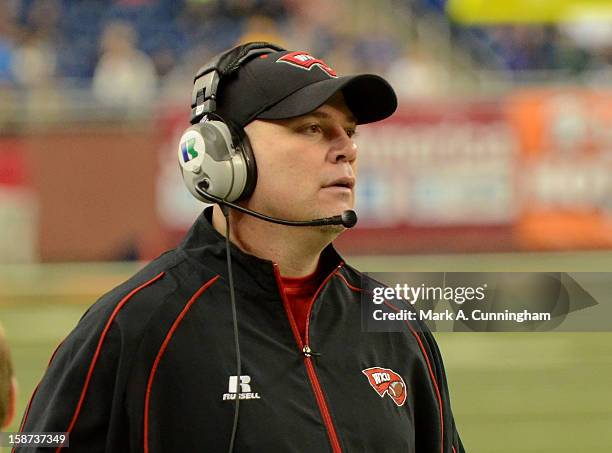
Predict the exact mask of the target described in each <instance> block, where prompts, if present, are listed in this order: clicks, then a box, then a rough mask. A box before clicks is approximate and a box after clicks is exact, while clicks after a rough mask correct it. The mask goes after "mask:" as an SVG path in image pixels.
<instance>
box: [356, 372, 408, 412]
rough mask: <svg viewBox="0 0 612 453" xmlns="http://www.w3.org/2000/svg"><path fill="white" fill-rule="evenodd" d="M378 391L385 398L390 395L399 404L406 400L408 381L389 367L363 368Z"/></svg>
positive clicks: (401, 404)
mask: <svg viewBox="0 0 612 453" xmlns="http://www.w3.org/2000/svg"><path fill="white" fill-rule="evenodd" d="M361 372H362V373H363V374H365V375H366V377H367V378H368V382H369V383H370V385H371V386H372V388H373V389H374V390H376V393H378V395H379V396H380V397H381V398H383V397H384V396H385V394H387V395H389V396H390V397H391V399H392V400H393V402H394V403H395V404H396V405H397V406H403V405H404V403H405V402H406V383H405V382H404V380H403V379H402V377H401V376H400V375H399V374H397V373H396V372H395V371H393V370H390V369H388V368H380V367H372V368H366V369H365V370H361Z"/></svg>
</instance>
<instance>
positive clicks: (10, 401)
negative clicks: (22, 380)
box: [0, 325, 16, 428]
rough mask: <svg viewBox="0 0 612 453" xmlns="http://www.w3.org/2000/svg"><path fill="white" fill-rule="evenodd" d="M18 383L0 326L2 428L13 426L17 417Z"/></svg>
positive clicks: (0, 410) (0, 414)
mask: <svg viewBox="0 0 612 453" xmlns="http://www.w3.org/2000/svg"><path fill="white" fill-rule="evenodd" d="M15 394H16V382H15V377H14V376H13V367H12V363H11V356H10V353H9V349H8V344H7V342H6V339H5V337H4V331H3V329H2V325H0V428H5V427H7V426H8V425H10V424H11V422H12V420H13V416H14V415H15V404H16V401H15V399H16V398H15V397H16V395H15Z"/></svg>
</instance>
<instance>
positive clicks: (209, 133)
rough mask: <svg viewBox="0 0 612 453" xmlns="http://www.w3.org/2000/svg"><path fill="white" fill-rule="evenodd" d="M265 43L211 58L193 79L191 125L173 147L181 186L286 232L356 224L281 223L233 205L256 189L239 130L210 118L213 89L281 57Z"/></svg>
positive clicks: (350, 214)
mask: <svg viewBox="0 0 612 453" xmlns="http://www.w3.org/2000/svg"><path fill="white" fill-rule="evenodd" d="M283 50H285V49H283V48H282V47H279V46H276V45H274V44H270V43H267V42H252V43H247V44H243V45H240V46H237V47H235V48H233V49H230V50H229V51H227V52H224V53H221V54H220V55H217V56H216V57H215V58H213V60H212V61H211V62H209V63H207V64H205V65H204V66H202V67H201V68H200V69H199V70H198V72H197V73H196V75H195V77H194V84H193V92H192V95H191V121H190V122H191V124H192V126H191V127H189V128H188V129H187V130H185V132H183V134H182V135H181V139H180V141H179V148H178V161H179V165H180V169H181V174H182V175H183V181H184V182H185V185H186V186H187V189H188V190H189V192H190V193H191V194H192V195H193V196H194V197H196V198H197V199H198V200H200V201H203V202H212V203H217V204H219V205H220V206H221V207H222V208H223V207H225V208H226V209H227V208H232V209H235V210H238V211H241V212H243V213H245V214H248V215H251V216H253V217H257V218H259V219H262V220H265V221H267V222H272V223H277V224H281V225H289V226H306V227H307V226H321V225H343V226H344V227H345V228H352V227H353V226H355V224H356V223H357V215H356V214H355V211H352V210H347V211H344V212H343V213H342V214H340V215H335V216H331V217H324V218H320V219H314V220H286V219H279V218H275V217H270V216H267V215H265V214H262V213H260V212H257V211H253V210H251V209H248V208H245V207H243V206H241V205H239V204H236V202H237V201H239V200H242V199H246V198H248V197H249V196H250V195H251V194H252V193H253V190H254V189H255V185H256V183H257V164H256V163H255V156H254V155H253V150H252V148H251V144H250V142H249V138H248V136H247V135H246V133H245V132H244V129H243V128H242V127H239V126H238V125H235V124H233V123H231V122H229V121H226V120H225V119H224V118H222V117H221V116H219V114H218V113H217V112H216V100H217V89H218V87H219V82H220V81H221V80H222V78H224V77H227V76H229V75H230V74H232V73H233V72H235V71H237V70H238V69H239V68H240V67H241V66H242V65H243V64H245V63H246V62H247V61H250V60H251V59H253V58H255V57H258V56H260V55H264V54H268V53H272V52H280V51H283Z"/></svg>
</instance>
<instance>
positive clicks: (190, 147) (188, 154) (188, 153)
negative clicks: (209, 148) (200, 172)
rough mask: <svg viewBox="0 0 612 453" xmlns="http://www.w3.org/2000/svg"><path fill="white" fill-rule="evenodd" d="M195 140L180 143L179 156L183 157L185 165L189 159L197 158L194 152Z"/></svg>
mask: <svg viewBox="0 0 612 453" xmlns="http://www.w3.org/2000/svg"><path fill="white" fill-rule="evenodd" d="M195 142H196V140H195V138H190V139H188V140H186V141H184V142H183V143H181V154H182V156H183V162H185V163H187V162H189V161H190V160H191V159H195V158H196V157H198V152H197V151H196V150H195V147H194V146H195Z"/></svg>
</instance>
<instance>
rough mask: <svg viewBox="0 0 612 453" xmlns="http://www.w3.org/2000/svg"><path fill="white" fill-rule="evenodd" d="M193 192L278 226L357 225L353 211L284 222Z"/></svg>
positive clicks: (199, 188) (348, 226) (199, 190)
mask: <svg viewBox="0 0 612 453" xmlns="http://www.w3.org/2000/svg"><path fill="white" fill-rule="evenodd" d="M195 190H196V191H197V192H198V193H199V194H200V195H201V196H202V197H204V198H206V199H208V200H209V201H211V202H214V203H218V204H219V205H222V206H223V205H225V206H228V207H230V208H233V209H236V210H237V211H240V212H243V213H245V214H248V215H250V216H253V217H256V218H258V219H261V220H265V221H266V222H272V223H277V224H279V225H288V226H301V227H308V226H310V227H313V226H323V225H342V226H344V227H345V228H352V227H354V226H355V224H356V223H357V214H356V213H355V211H351V210H346V211H344V212H343V213H342V214H340V215H335V216H332V217H323V218H321V219H314V220H285V219H278V218H276V217H270V216H267V215H264V214H261V213H259V212H257V211H253V210H251V209H248V208H245V207H242V206H240V205H238V204H235V203H232V202H229V201H226V200H223V199H222V198H219V197H215V196H214V195H211V194H209V193H207V192H205V191H204V190H202V188H201V187H199V186H197V185H196V186H195Z"/></svg>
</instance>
